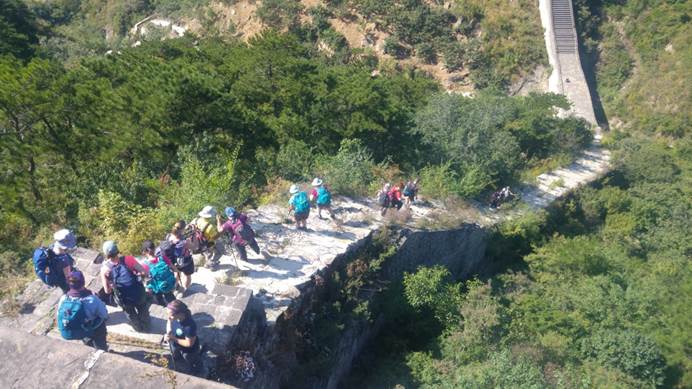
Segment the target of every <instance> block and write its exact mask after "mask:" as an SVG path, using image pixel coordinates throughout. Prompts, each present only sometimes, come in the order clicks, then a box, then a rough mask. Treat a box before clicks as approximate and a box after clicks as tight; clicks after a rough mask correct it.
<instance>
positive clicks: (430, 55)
mask: <svg viewBox="0 0 692 389" xmlns="http://www.w3.org/2000/svg"><path fill="white" fill-rule="evenodd" d="M416 56H417V57H418V58H420V59H422V60H423V62H425V63H428V64H435V63H437V52H436V51H435V46H433V45H432V44H431V43H430V42H421V43H419V44H417V45H416Z"/></svg>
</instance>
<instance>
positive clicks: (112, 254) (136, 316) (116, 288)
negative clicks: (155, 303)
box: [101, 240, 150, 332]
mask: <svg viewBox="0 0 692 389" xmlns="http://www.w3.org/2000/svg"><path fill="white" fill-rule="evenodd" d="M118 254H120V251H119V250H118V246H117V245H116V243H115V242H114V241H112V240H108V241H106V242H104V243H103V255H105V256H106V259H105V260H104V261H103V265H101V282H102V283H103V290H104V292H105V293H106V294H111V293H113V295H114V297H115V301H116V302H117V304H118V305H119V306H120V307H121V308H122V309H123V311H124V312H125V314H126V315H127V318H128V320H129V321H130V325H132V328H134V329H135V331H141V332H146V331H148V329H149V323H150V318H149V303H148V302H147V294H146V292H145V290H144V285H142V282H141V280H140V277H141V276H143V275H146V270H145V269H144V268H143V267H142V265H141V264H140V263H139V262H138V261H137V259H136V258H135V257H132V256H129V255H128V256H120V255H118Z"/></svg>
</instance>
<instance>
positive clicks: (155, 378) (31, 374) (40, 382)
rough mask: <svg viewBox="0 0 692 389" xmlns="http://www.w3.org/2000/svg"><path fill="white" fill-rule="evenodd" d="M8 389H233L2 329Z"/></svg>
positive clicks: (2, 375) (0, 349) (0, 368)
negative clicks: (105, 388) (106, 388)
mask: <svg viewBox="0 0 692 389" xmlns="http://www.w3.org/2000/svg"><path fill="white" fill-rule="evenodd" d="M0 354H3V355H7V356H11V357H9V358H3V363H1V364H0V383H2V385H1V386H2V387H3V388H103V387H114V388H134V387H136V388H138V389H147V388H152V389H154V388H156V389H159V388H170V387H174V388H212V389H217V388H218V389H221V388H233V387H232V386H228V385H223V384H219V383H217V382H214V381H208V380H204V379H201V378H198V377H193V376H189V375H186V374H182V373H177V372H174V371H172V370H169V369H166V368H162V367H158V366H155V365H151V364H146V363H142V362H138V361H136V360H134V359H131V358H127V357H123V356H120V355H117V354H114V353H103V352H100V351H96V350H94V349H93V348H90V347H86V346H83V345H79V344H75V343H72V342H62V341H59V340H55V339H51V338H47V337H38V336H35V335H30V334H27V333H25V332H22V331H17V330H12V329H8V328H5V327H0ZM37 356H40V360H37Z"/></svg>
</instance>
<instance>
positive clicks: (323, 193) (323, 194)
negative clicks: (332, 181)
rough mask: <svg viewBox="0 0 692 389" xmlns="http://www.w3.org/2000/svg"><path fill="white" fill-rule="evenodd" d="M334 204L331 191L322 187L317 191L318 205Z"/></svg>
mask: <svg viewBox="0 0 692 389" xmlns="http://www.w3.org/2000/svg"><path fill="white" fill-rule="evenodd" d="M331 202H332V194H331V193H330V192H329V189H327V188H325V187H324V186H320V187H319V189H317V205H329V204H331Z"/></svg>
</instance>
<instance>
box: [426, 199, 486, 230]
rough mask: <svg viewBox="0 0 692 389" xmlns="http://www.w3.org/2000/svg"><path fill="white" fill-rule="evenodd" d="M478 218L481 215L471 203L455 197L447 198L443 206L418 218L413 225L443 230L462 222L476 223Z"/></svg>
mask: <svg viewBox="0 0 692 389" xmlns="http://www.w3.org/2000/svg"><path fill="white" fill-rule="evenodd" d="M480 219H481V215H480V213H479V211H478V209H476V208H475V207H474V206H473V205H471V204H469V203H467V202H466V201H463V200H460V199H457V198H449V199H447V200H446V201H445V207H444V208H441V209H436V210H434V211H432V212H431V213H430V214H429V215H428V216H427V217H424V218H420V219H418V220H417V221H416V223H415V226H416V227H417V228H420V229H424V230H443V229H451V228H457V227H459V226H461V225H462V224H464V223H476V222H477V221H478V220H480Z"/></svg>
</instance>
